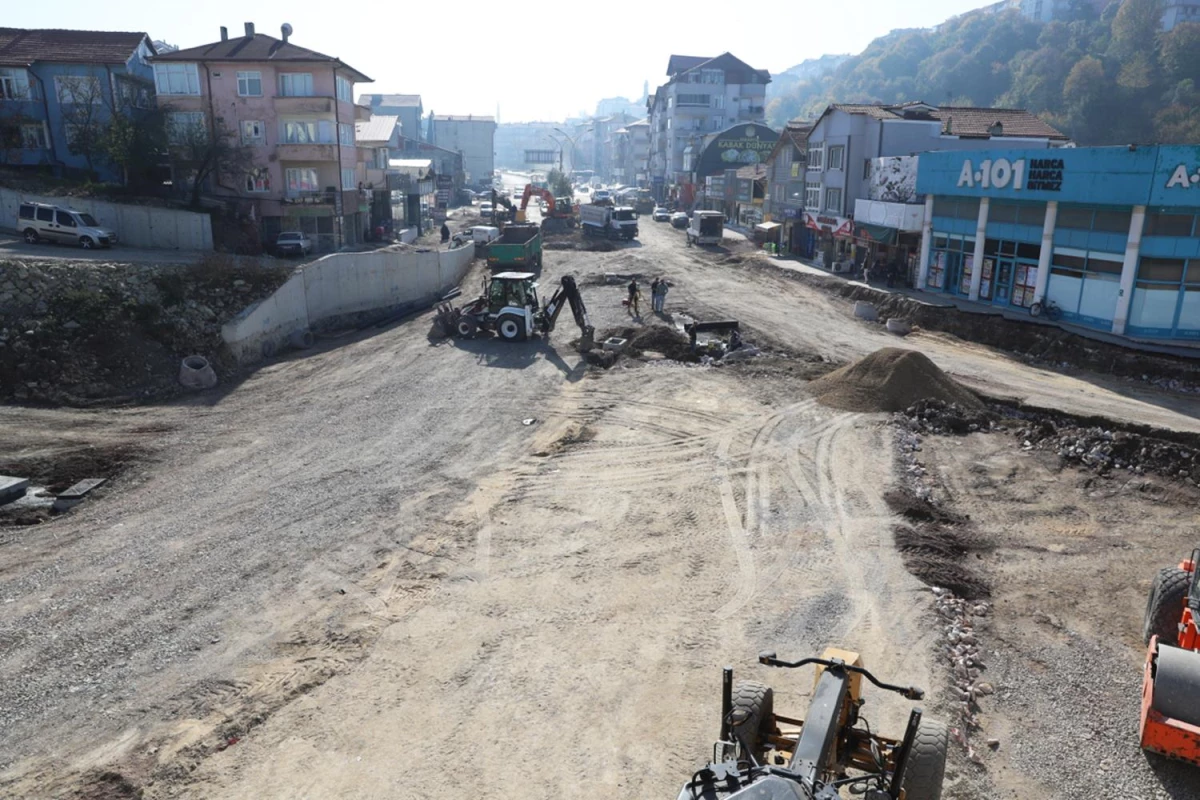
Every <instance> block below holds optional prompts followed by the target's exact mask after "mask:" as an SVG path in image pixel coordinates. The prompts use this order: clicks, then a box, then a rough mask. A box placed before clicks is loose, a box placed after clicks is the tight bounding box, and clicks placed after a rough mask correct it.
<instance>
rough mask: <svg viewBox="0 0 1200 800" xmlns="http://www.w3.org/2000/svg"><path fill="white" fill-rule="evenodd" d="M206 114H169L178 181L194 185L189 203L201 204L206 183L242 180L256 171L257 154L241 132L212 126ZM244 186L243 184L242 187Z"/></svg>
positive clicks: (217, 123) (168, 131)
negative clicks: (255, 156) (240, 135)
mask: <svg viewBox="0 0 1200 800" xmlns="http://www.w3.org/2000/svg"><path fill="white" fill-rule="evenodd" d="M206 117H207V115H205V114H204V113H202V112H178V111H167V112H166V117H165V120H164V132H165V136H166V141H167V147H168V151H169V152H170V154H171V166H172V172H173V174H174V175H175V177H176V180H179V179H181V178H182V179H184V180H186V181H188V182H189V183H190V186H189V189H188V195H189V202H190V204H191V205H192V206H193V207H196V206H199V205H200V196H201V194H202V193H203V191H204V185H205V183H206V182H207V181H208V180H209V179H210V178H211V179H214V180H219V179H220V178H221V177H222V176H229V177H231V178H233V179H234V180H235V181H242V180H244V179H245V176H246V175H247V174H248V173H249V172H250V171H251V170H252V169H253V168H254V151H253V150H252V149H251V148H249V147H246V146H245V145H243V144H242V143H241V140H240V139H239V138H238V135H237V132H236V131H232V130H230V129H229V128H228V127H226V126H225V124H224V123H222V122H220V121H214V122H213V123H212V125H211V128H210V126H209V123H208V121H207V118H206ZM239 185H241V184H239Z"/></svg>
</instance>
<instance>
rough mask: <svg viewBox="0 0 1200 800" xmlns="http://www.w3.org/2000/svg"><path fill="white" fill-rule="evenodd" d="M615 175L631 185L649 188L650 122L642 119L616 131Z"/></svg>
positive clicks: (622, 181)
mask: <svg viewBox="0 0 1200 800" xmlns="http://www.w3.org/2000/svg"><path fill="white" fill-rule="evenodd" d="M614 136H615V150H614V155H613V164H614V166H613V177H614V178H615V179H616V180H618V181H620V182H621V183H624V184H628V185H629V186H638V187H642V188H647V186H648V182H649V164H650V122H649V121H648V120H644V119H640V120H638V121H637V122H631V123H629V124H628V125H626V126H625V127H624V128H621V129H619V130H617V131H616V133H615V134H614Z"/></svg>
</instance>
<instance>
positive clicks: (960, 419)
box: [896, 399, 996, 435]
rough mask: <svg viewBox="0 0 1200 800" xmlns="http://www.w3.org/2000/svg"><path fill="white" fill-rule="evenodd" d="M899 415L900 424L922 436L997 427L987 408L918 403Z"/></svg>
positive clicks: (938, 401) (961, 432)
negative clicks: (922, 434)
mask: <svg viewBox="0 0 1200 800" xmlns="http://www.w3.org/2000/svg"><path fill="white" fill-rule="evenodd" d="M896 416H897V420H898V422H900V424H902V425H904V426H905V427H907V428H908V429H909V430H912V431H915V432H919V433H941V434H958V435H963V434H968V433H975V432H977V431H990V430H993V429H994V428H995V427H996V415H995V414H994V413H992V412H990V411H988V410H986V409H980V408H975V407H972V408H966V407H963V406H961V405H959V404H958V403H947V402H946V401H944V400H936V399H927V400H918V401H917V402H915V403H913V404H912V405H911V406H909V407H908V408H906V409H904V410H903V411H901V412H899V413H898V414H897V415H896Z"/></svg>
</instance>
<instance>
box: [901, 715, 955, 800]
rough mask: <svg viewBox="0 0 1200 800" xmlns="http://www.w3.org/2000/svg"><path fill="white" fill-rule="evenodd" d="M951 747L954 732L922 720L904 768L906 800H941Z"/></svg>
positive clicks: (931, 720)
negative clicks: (948, 753)
mask: <svg viewBox="0 0 1200 800" xmlns="http://www.w3.org/2000/svg"><path fill="white" fill-rule="evenodd" d="M949 747H950V730H949V729H948V728H947V727H946V726H945V724H944V723H941V722H938V721H937V720H934V719H928V718H926V717H922V718H921V725H920V727H918V728H917V736H916V738H915V739H913V746H912V750H911V751H910V752H909V754H908V764H907V765H906V766H905V768H904V797H905V800H941V797H942V780H943V779H944V778H945V777H946V752H947V750H948V749H949Z"/></svg>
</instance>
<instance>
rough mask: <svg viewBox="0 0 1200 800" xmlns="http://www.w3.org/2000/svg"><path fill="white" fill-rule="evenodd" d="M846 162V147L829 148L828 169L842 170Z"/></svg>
mask: <svg viewBox="0 0 1200 800" xmlns="http://www.w3.org/2000/svg"><path fill="white" fill-rule="evenodd" d="M845 160H846V146H845V145H841V144H839V145H834V146H833V147H830V148H829V160H828V162H826V164H825V168H826V169H841V168H842V164H843V163H844V162H845Z"/></svg>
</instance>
